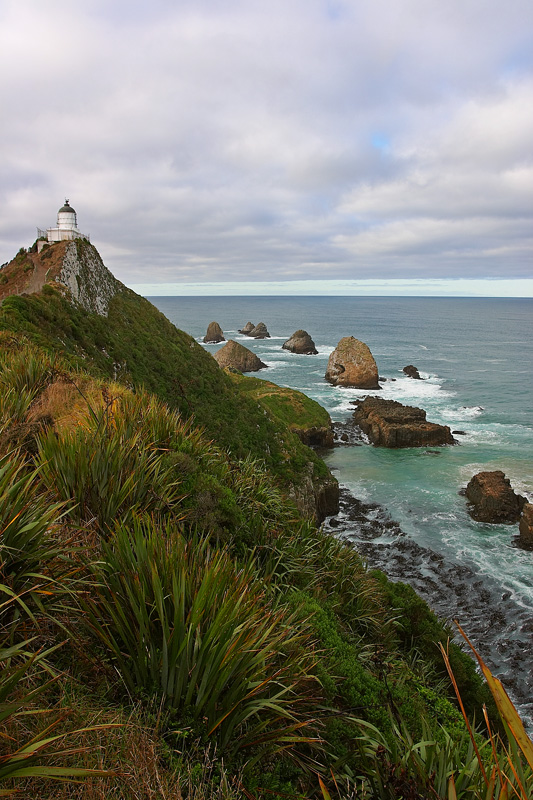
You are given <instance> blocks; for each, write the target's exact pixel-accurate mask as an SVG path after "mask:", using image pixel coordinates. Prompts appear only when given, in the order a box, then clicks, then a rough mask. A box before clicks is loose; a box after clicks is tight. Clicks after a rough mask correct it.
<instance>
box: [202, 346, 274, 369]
mask: <svg viewBox="0 0 533 800" xmlns="http://www.w3.org/2000/svg"><path fill="white" fill-rule="evenodd" d="M213 357H214V358H215V359H216V361H217V362H218V364H219V366H220V367H222V368H224V367H227V368H229V369H236V370H238V371H239V372H258V371H259V370H260V369H265V368H266V366H267V365H266V364H263V362H262V361H261V359H260V358H258V357H257V356H256V354H255V353H252V351H251V350H248V348H247V347H244V345H242V344H240V343H239V342H235V341H234V340H233V339H230V340H229V341H228V342H227V343H226V344H225V345H224V347H221V348H220V350H218V351H217V352H216V353H215V354H214V356H213Z"/></svg>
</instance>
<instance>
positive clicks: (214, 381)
mask: <svg viewBox="0 0 533 800" xmlns="http://www.w3.org/2000/svg"><path fill="white" fill-rule="evenodd" d="M0 330H3V331H6V332H8V331H9V332H11V333H16V334H24V335H25V336H26V337H27V338H28V339H30V340H31V341H32V342H34V343H35V344H38V345H40V346H42V347H44V348H45V349H46V351H47V352H50V353H53V352H55V353H58V354H61V356H62V357H63V359H64V360H66V362H67V363H68V365H70V366H71V367H74V368H81V369H83V370H87V371H89V372H90V373H91V374H93V375H95V376H100V377H107V378H111V379H114V380H119V381H121V382H122V383H124V384H126V385H130V386H134V387H136V389H139V388H141V387H144V388H145V389H146V390H147V391H149V392H152V393H153V394H155V395H156V396H157V397H159V398H161V399H162V400H164V401H165V402H166V403H168V404H169V405H170V406H171V407H172V408H174V409H177V410H179V411H180V413H181V414H182V416H183V417H185V418H190V419H192V420H193V422H194V424H195V425H198V426H200V427H202V428H203V429H204V430H205V432H206V435H207V436H208V437H209V438H211V439H214V440H215V441H216V443H217V445H218V446H219V447H222V448H224V449H226V450H228V451H229V452H230V453H231V454H232V455H233V456H234V457H236V458H244V457H245V456H247V455H252V456H254V457H255V458H259V459H261V460H263V461H264V462H265V464H266V466H267V467H268V469H269V471H270V472H272V473H273V474H274V475H275V476H276V477H277V478H278V479H279V482H280V485H283V486H285V487H286V486H287V485H292V486H295V487H296V486H297V485H298V480H299V477H300V476H301V471H302V468H304V467H305V466H306V465H307V464H311V466H312V472H313V473H314V478H315V481H316V483H317V485H319V484H320V481H321V479H323V478H324V477H326V476H327V471H325V470H324V465H323V462H322V461H321V460H320V459H319V458H317V456H316V455H315V454H314V453H313V451H311V450H309V448H307V447H305V446H304V445H303V444H302V443H301V442H300V440H299V438H298V437H297V436H296V435H295V434H294V433H292V432H291V431H290V430H288V429H287V427H286V425H285V424H283V421H282V420H280V419H279V417H278V415H277V414H276V413H274V414H273V415H270V414H268V413H265V408H264V407H262V406H260V405H259V404H258V403H257V402H256V401H255V400H254V398H253V397H252V396H249V393H248V392H247V391H244V392H243V393H242V394H240V393H237V392H236V391H235V384H234V381H233V380H232V378H231V377H230V376H229V375H227V374H226V373H225V372H224V371H223V370H221V369H220V368H219V367H218V365H217V363H216V361H215V360H214V358H212V356H210V355H209V354H208V353H207V352H206V351H205V350H204V348H202V347H201V346H200V345H199V344H198V343H197V342H196V341H195V340H194V339H192V337H190V336H189V335H188V334H186V333H184V332H183V331H180V330H178V329H177V328H175V327H174V325H172V324H171V323H170V322H169V321H168V320H167V319H166V317H165V316H164V315H163V314H161V313H160V312H159V311H158V310H157V309H156V308H155V307H154V306H153V305H152V304H151V303H149V302H148V301H147V300H144V299H143V298H142V297H139V296H138V295H136V294H135V293H134V292H132V291H130V290H129V289H126V288H125V287H124V288H123V290H121V291H120V292H119V293H118V294H117V295H116V296H115V297H114V298H113V299H112V300H111V303H110V307H109V315H108V317H101V316H99V315H97V314H89V313H88V312H86V311H85V310H84V309H83V308H81V307H74V306H73V305H72V304H71V303H70V302H69V301H68V300H67V299H66V298H65V297H64V296H63V294H62V293H61V291H60V290H59V288H54V286H53V284H46V285H45V286H44V287H43V291H42V293H41V294H34V295H22V296H10V297H7V298H6V299H5V300H4V302H3V304H2V305H1V306H0ZM243 380H244V379H243ZM311 403H312V401H310V400H309V401H308V404H311ZM315 405H316V404H315ZM314 413H316V409H314Z"/></svg>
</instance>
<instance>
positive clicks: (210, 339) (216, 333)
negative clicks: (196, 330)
mask: <svg viewBox="0 0 533 800" xmlns="http://www.w3.org/2000/svg"><path fill="white" fill-rule="evenodd" d="M225 341H226V339H225V338H224V332H223V330H222V328H221V327H220V325H219V324H218V322H210V323H209V325H208V326H207V333H206V335H205V336H204V344H218V343H219V342H225Z"/></svg>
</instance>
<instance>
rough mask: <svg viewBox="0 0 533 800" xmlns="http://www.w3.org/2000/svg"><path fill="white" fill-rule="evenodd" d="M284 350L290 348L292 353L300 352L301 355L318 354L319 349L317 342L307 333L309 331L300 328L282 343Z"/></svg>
mask: <svg viewBox="0 0 533 800" xmlns="http://www.w3.org/2000/svg"><path fill="white" fill-rule="evenodd" d="M282 348H283V350H289V351H290V352H291V353H298V354H299V355H310V356H311V355H312V356H316V355H317V353H318V350H317V349H316V347H315V343H314V342H313V340H312V339H311V337H310V336H309V334H308V333H307V331H303V330H298V331H295V333H293V334H292V336H291V337H290V338H289V339H287V341H286V342H284V344H283V345H282Z"/></svg>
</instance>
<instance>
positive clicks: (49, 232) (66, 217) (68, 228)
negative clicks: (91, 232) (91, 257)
mask: <svg viewBox="0 0 533 800" xmlns="http://www.w3.org/2000/svg"><path fill="white" fill-rule="evenodd" d="M37 233H38V235H39V236H40V237H46V239H47V241H49V242H64V241H65V240H67V241H68V240H71V239H87V240H89V236H88V235H87V234H85V233H81V231H79V230H78V219H77V216H76V212H75V211H74V209H73V208H72V206H71V205H70V203H69V201H68V199H65V205H64V206H61V208H60V209H59V211H58V212H57V226H56V227H55V228H47V229H46V231H43V230H41V229H40V228H37ZM43 244H44V242H42V241H41V242H40V243H39V245H40V246H39V250H41V248H42V246H43Z"/></svg>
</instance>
